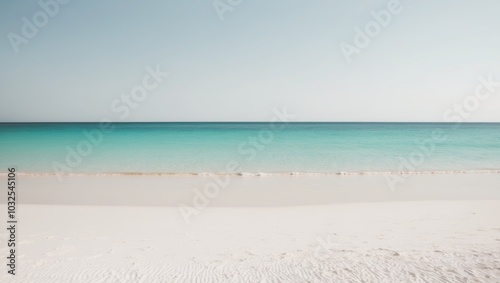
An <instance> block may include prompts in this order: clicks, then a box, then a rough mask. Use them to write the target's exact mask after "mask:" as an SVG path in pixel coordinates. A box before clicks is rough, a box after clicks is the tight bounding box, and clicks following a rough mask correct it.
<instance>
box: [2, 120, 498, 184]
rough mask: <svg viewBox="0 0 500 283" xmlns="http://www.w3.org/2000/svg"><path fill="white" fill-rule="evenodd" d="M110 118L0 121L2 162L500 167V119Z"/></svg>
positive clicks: (127, 166)
mask: <svg viewBox="0 0 500 283" xmlns="http://www.w3.org/2000/svg"><path fill="white" fill-rule="evenodd" d="M113 127H114V129H113V130H112V131H110V132H106V133H105V132H102V131H101V130H100V128H99V124H95V123H37V124H24V123H23V124H0V167H1V168H7V167H8V166H17V167H18V170H20V171H22V172H33V173H45V172H54V171H55V170H61V168H66V169H69V170H70V172H68V173H110V172H117V173H119V172H127V173H130V172H138V173H140V172H142V173H225V172H227V167H228V165H230V167H231V166H233V167H234V166H235V164H236V165H237V169H236V170H235V171H237V172H244V173H249V174H254V173H259V172H263V173H289V172H301V173H337V172H385V171H416V172H419V171H452V170H465V171H474V170H500V124H499V123H471V124H461V125H459V127H456V125H454V124H443V123H289V124H270V123H116V124H113ZM86 133H87V134H86ZM89 133H90V134H89ZM75 155H77V156H76V157H75ZM66 169H65V170H66ZM69 170H68V171H69Z"/></svg>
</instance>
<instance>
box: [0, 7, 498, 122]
mask: <svg viewBox="0 0 500 283" xmlns="http://www.w3.org/2000/svg"><path fill="white" fill-rule="evenodd" d="M60 2H61V3H59V2H56V0H41V1H1V2H0V35H1V40H0V100H1V102H0V122H70V121H71V122H83V121H86V122H98V121H103V120H107V121H109V120H111V121H114V122H133V121H160V122H163V121H164V122H169V121H269V120H270V119H272V118H273V117H274V115H275V112H276V111H286V112H287V113H290V115H293V116H294V119H295V120H294V121H297V122H298V121H332V122H337V121H338V122H342V121H366V122H375V121H391V122H392V121H401V122H416V121H422V122H431V121H433V122H450V121H459V120H460V121H463V122H479V121H485V122H500V83H496V82H500V33H499V27H500V17H498V11H500V1H497V0H477V1H456V0H454V1H452V0H442V1H431V0H401V1H397V0H390V1H379V0H374V1H354V0H353V1H335V0H331V1H326V0H322V1H303V0H302V1H297V0H217V1H212V0H203V1H201V0H191V1H180V0H177V1H172V0H161V1H154V0H152V1H131V0H121V1H97V0H93V1H83V0H60ZM63 2H64V3H63ZM66 2H67V3H66ZM488 81H489V83H487V82H488ZM484 82H486V83H484Z"/></svg>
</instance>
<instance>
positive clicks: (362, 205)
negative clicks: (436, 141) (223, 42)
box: [0, 174, 500, 282]
mask: <svg viewBox="0 0 500 283" xmlns="http://www.w3.org/2000/svg"><path fill="white" fill-rule="evenodd" d="M4 178H5V177H2V180H1V182H2V184H3V183H5V180H4ZM212 181H213V180H212V179H211V178H210V177H151V176H149V177H141V176H119V177H118V176H113V177H103V176H100V177H99V176H95V177H91V176H86V177H67V178H66V179H65V181H64V182H63V183H59V182H57V180H56V179H54V178H52V177H41V176H32V177H30V176H22V179H20V182H19V186H18V192H19V200H20V204H19V205H18V213H19V215H18V219H19V223H18V235H17V241H18V250H17V256H18V259H17V262H18V266H17V275H16V276H15V277H13V276H11V275H8V274H7V273H6V271H7V268H6V265H5V264H1V266H0V279H1V280H0V281H1V282H500V174H481V175H474V174H472V175H435V176H433V175H418V176H411V177H408V178H406V181H405V182H404V183H402V184H401V185H400V186H398V187H397V188H396V189H395V190H391V189H390V188H389V187H388V185H387V183H386V181H385V178H384V177H383V176H325V177H232V178H231V180H230V183H229V185H227V186H225V187H223V188H221V189H220V192H219V194H218V195H216V196H215V197H213V198H209V204H208V206H207V207H206V208H204V209H200V210H199V213H198V214H196V215H192V216H191V217H190V218H189V224H188V223H186V221H185V219H184V218H183V216H182V214H181V212H180V210H179V204H180V203H184V204H186V205H190V204H191V202H192V201H193V197H194V195H195V194H194V193H193V189H194V188H198V189H200V190H202V188H203V186H204V185H206V184H207V183H210V182H212ZM5 195H6V190H5V188H4V187H2V196H1V200H2V205H0V215H2V217H1V221H2V223H6V217H5V215H6V211H7V209H6V205H5ZM2 230H3V231H5V230H4V229H2ZM3 231H2V233H1V234H0V240H1V243H0V254H1V256H2V258H4V261H5V256H4V255H6V254H7V246H6V237H7V233H5V232H3Z"/></svg>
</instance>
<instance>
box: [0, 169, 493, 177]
mask: <svg viewBox="0 0 500 283" xmlns="http://www.w3.org/2000/svg"><path fill="white" fill-rule="evenodd" d="M16 174H17V175H18V176H64V177H79V176H80V177H83V176H172V177H177V176H179V177H186V176H200V177H206V176H232V177H275V176H306V177H307V176H311V177H314V176H362V175H446V174H500V169H484V170H422V171H418V170H416V171H359V172H349V171H345V172H344V171H340V172H235V173H227V172H222V173H220V172H102V173H97V172H75V173H55V172H17V173H16ZM7 175H8V173H6V172H0V176H7Z"/></svg>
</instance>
